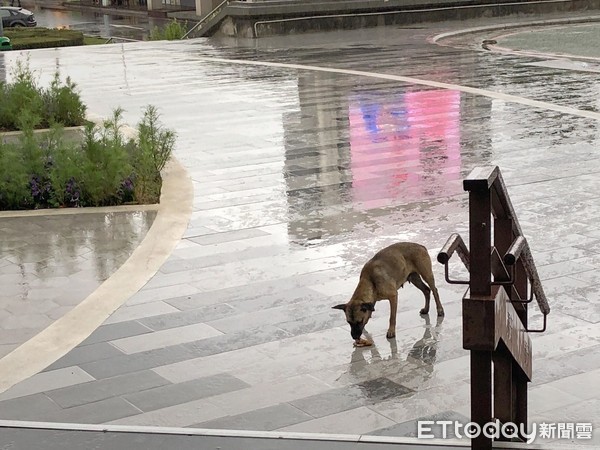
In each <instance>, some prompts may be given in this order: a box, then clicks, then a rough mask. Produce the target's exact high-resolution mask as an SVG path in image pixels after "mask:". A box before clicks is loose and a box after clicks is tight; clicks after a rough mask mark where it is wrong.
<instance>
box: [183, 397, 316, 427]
mask: <svg viewBox="0 0 600 450" xmlns="http://www.w3.org/2000/svg"><path fill="white" fill-rule="evenodd" d="M311 419H313V417H312V416H310V415H308V414H306V413H304V412H302V411H300V410H299V409H297V408H294V407H293V406H291V405H289V404H287V403H282V404H280V405H275V406H269V407H267V408H262V409H257V410H255V411H252V412H248V413H245V414H238V415H235V416H226V417H222V418H220V419H214V420H211V421H208V422H202V423H198V424H195V425H192V426H193V427H198V428H217V429H226V430H227V429H229V430H259V431H272V430H276V429H278V428H282V427H286V426H289V425H294V424H296V423H300V422H305V421H307V420H311Z"/></svg>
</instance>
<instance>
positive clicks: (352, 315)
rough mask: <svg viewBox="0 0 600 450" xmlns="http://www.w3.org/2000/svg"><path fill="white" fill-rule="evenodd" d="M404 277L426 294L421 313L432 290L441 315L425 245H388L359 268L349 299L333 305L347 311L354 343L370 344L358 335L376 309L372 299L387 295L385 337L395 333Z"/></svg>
mask: <svg viewBox="0 0 600 450" xmlns="http://www.w3.org/2000/svg"><path fill="white" fill-rule="evenodd" d="M423 280H425V283H427V284H425V283H424V282H423ZM407 281H408V282H410V283H412V284H414V285H415V286H416V287H417V288H418V289H420V290H421V292H423V295H425V306H424V307H423V309H421V311H420V313H421V314H428V313H429V302H430V296H431V291H433V297H434V298H435V305H436V308H437V313H438V316H443V315H444V308H443V307H442V302H441V301H440V296H439V295H438V291H437V289H436V287H435V280H434V279H433V271H432V270H431V258H430V257H429V254H428V253H427V249H426V248H425V247H423V246H422V245H419V244H414V243H412V242H399V243H397V244H393V245H390V246H389V247H386V248H384V249H383V250H381V251H379V252H378V253H377V254H376V255H375V256H373V258H371V259H370V260H369V261H368V262H367V263H366V264H365V266H364V267H363V269H362V271H361V272H360V280H359V282H358V286H356V290H355V291H354V294H352V298H351V299H350V301H349V302H348V303H343V304H341V305H336V306H334V307H333V308H334V309H341V310H343V311H344V312H345V313H346V320H347V321H348V323H349V324H350V334H351V335H352V338H353V339H354V341H355V345H361V346H362V345H371V343H370V342H368V341H363V340H361V339H360V336H361V335H362V333H363V330H364V328H365V325H366V324H367V322H368V321H369V319H370V318H371V314H372V313H373V311H375V302H377V301H379V300H384V299H388V300H389V301H390V326H389V328H388V331H387V337H388V339H389V338H393V337H394V336H396V311H397V310H398V289H400V288H401V287H402V286H403V285H404V283H406V282H407Z"/></svg>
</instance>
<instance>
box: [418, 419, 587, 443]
mask: <svg viewBox="0 0 600 450" xmlns="http://www.w3.org/2000/svg"><path fill="white" fill-rule="evenodd" d="M417 427H418V428H417V437H418V438H420V439H432V438H435V437H436V435H435V434H433V433H432V431H433V429H434V427H439V428H441V437H442V439H447V438H448V437H449V435H450V432H453V435H454V436H455V437H457V438H458V439H461V438H463V437H466V438H469V439H473V438H476V437H479V436H481V435H482V434H483V435H484V436H485V437H487V438H490V439H495V440H499V439H503V440H509V439H515V438H522V439H524V440H525V441H526V442H527V443H528V444H531V443H533V442H534V441H535V439H536V438H538V437H539V438H543V439H591V438H592V424H591V423H545V422H543V423H540V424H536V423H532V424H531V426H530V427H529V429H528V427H526V426H525V425H524V424H519V425H517V424H515V423H512V422H507V423H501V422H500V421H499V420H498V419H496V420H494V421H493V422H488V423H486V424H485V425H483V426H480V425H479V424H477V423H475V422H468V423H466V424H463V423H461V422H457V421H452V420H435V421H434V420H420V421H418V422H417Z"/></svg>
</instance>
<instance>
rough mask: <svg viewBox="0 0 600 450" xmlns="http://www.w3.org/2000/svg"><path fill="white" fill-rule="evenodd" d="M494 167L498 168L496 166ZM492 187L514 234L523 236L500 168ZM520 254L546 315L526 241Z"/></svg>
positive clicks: (543, 296) (546, 311)
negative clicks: (509, 220)
mask: <svg viewBox="0 0 600 450" xmlns="http://www.w3.org/2000/svg"><path fill="white" fill-rule="evenodd" d="M496 169H498V168H497V167H496ZM494 189H495V191H496V195H497V196H498V199H499V202H500V204H501V205H502V208H503V209H504V211H505V213H506V215H507V217H509V218H510V219H511V220H512V227H513V233H514V235H515V236H523V232H522V230H521V225H519V221H518V219H517V216H516V214H515V209H514V208H513V205H512V202H511V201H510V198H509V197H508V191H507V189H506V184H505V183H504V179H503V178H502V174H501V173H500V170H498V172H497V174H496V176H495V179H494ZM520 256H521V259H522V260H523V266H524V267H525V271H526V272H527V277H528V278H529V281H530V283H531V288H532V290H533V292H534V294H535V298H536V300H537V303H538V306H539V308H540V311H541V312H542V313H543V314H544V315H547V314H549V313H550V306H549V305H548V300H547V299H546V294H545V293H544V289H543V288H542V283H541V281H540V276H539V274H538V272H537V268H536V266H535V262H534V261H533V257H532V256H531V251H530V250H529V245H527V242H525V245H524V246H523V247H522V249H521V255H520Z"/></svg>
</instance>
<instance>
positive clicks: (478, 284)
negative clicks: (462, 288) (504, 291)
mask: <svg viewBox="0 0 600 450" xmlns="http://www.w3.org/2000/svg"><path fill="white" fill-rule="evenodd" d="M466 183H467V182H466V181H465V184H466ZM473 184H474V185H476V186H481V184H476V183H473ZM491 203H492V202H491V197H490V191H489V190H488V189H487V188H484V189H482V190H480V189H479V188H478V189H474V190H471V191H470V192H469V242H470V243H471V265H472V266H473V267H474V268H477V270H472V271H471V283H470V288H471V296H472V297H481V296H483V297H489V296H490V295H491V293H492V291H491V272H492V266H491V258H490V249H491V234H492V233H491V230H492V227H491V223H490V222H491V208H492V205H491Z"/></svg>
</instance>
